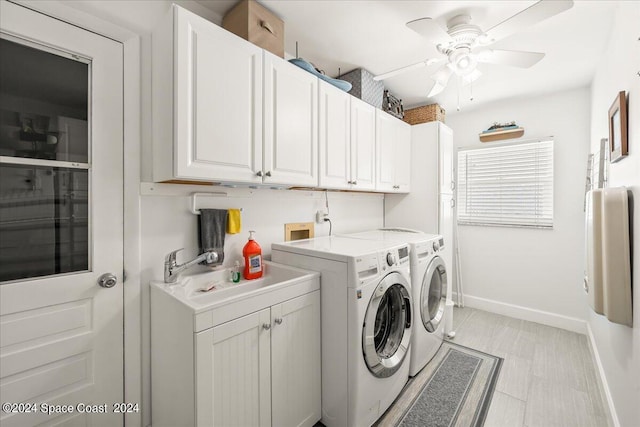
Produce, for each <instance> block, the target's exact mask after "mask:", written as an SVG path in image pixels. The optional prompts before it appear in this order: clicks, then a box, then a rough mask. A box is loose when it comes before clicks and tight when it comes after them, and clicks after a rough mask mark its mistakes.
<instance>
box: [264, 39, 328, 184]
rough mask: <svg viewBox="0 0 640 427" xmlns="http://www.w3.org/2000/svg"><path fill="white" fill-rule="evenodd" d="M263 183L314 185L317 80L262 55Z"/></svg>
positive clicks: (316, 173) (297, 68) (279, 59)
mask: <svg viewBox="0 0 640 427" xmlns="http://www.w3.org/2000/svg"><path fill="white" fill-rule="evenodd" d="M264 105H265V108H264V169H263V173H264V175H265V181H264V182H265V183H275V184H285V185H286V184H289V185H299V186H314V187H315V186H317V185H318V78H317V77H315V76H314V75H313V74H311V73H308V72H306V71H304V70H302V69H301V68H299V67H296V66H295V65H293V64H291V63H289V62H287V61H284V60H283V59H281V58H279V57H277V56H275V55H273V54H271V53H269V52H266V51H265V52H264Z"/></svg>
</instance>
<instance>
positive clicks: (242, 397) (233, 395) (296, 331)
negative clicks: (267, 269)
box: [152, 288, 321, 427]
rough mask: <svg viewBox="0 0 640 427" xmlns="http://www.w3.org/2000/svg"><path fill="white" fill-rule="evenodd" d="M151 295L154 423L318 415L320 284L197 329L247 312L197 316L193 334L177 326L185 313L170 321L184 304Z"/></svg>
mask: <svg viewBox="0 0 640 427" xmlns="http://www.w3.org/2000/svg"><path fill="white" fill-rule="evenodd" d="M316 289H317V288H316ZM153 295H154V300H153V301H152V309H153V310H155V311H154V313H152V314H155V315H154V316H153V317H154V321H153V324H152V326H153V327H156V331H155V332H153V331H152V333H153V334H154V336H155V337H156V339H155V340H154V343H157V345H155V346H153V345H152V350H153V351H154V353H153V355H152V389H153V390H152V394H153V396H154V399H153V405H154V407H153V408H152V409H153V414H154V418H153V420H152V423H153V425H154V426H165V425H167V426H183V425H184V426H193V425H195V426H224V427H227V426H242V427H245V426H246V427H251V426H260V427H268V426H274V427H275V426H277V427H288V426H291V427H294V426H299V427H307V426H309V427H310V426H313V425H314V424H315V423H316V422H318V421H320V418H321V382H320V381H321V375H320V366H321V364H320V291H319V290H315V291H313V292H308V293H305V294H303V295H300V296H297V297H295V298H291V299H287V300H285V301H282V302H278V303H275V304H273V302H274V300H273V299H271V301H270V303H271V305H269V306H267V307H264V308H262V309H260V310H258V311H255V312H252V313H250V314H244V315H242V316H240V317H237V318H235V319H233V320H229V321H226V322H223V323H220V324H217V325H216V326H213V327H210V328H208V329H204V330H202V331H199V332H198V329H199V327H198V325H199V323H200V322H201V321H202V319H206V321H207V322H209V320H210V319H221V318H222V317H219V316H225V317H227V318H233V316H231V317H229V316H228V314H229V313H233V312H236V313H239V314H240V313H242V311H243V310H242V309H238V310H236V309H235V308H234V307H229V308H226V309H224V308H223V309H222V311H223V312H224V313H219V314H212V316H209V314H207V313H198V314H196V315H195V317H193V315H192V317H191V329H192V330H193V329H194V328H195V330H196V332H195V333H193V332H192V333H191V334H190V337H191V338H189V337H188V336H184V335H185V334H184V332H179V330H182V331H184V330H185V329H186V328H187V327H189V322H188V321H187V319H186V317H182V316H179V317H178V319H181V320H178V321H177V322H176V321H175V319H174V320H169V319H170V317H171V316H172V315H173V314H175V313H176V309H177V310H178V311H182V310H180V309H179V308H178V307H177V306H175V304H173V302H172V301H171V300H170V297H169V298H167V297H166V295H164V294H162V293H160V292H155V291H154V293H153ZM276 301H277V300H276ZM160 313H162V314H160ZM245 313H246V311H245ZM184 314H186V312H184ZM165 317H166V318H167V320H166V321H165V320H163V319H164V318H165ZM157 328H160V331H159V330H158V329H157ZM155 352H157V354H156V353H155ZM154 363H155V365H154ZM156 387H160V389H158V390H157V392H156ZM189 388H191V390H189ZM181 391H182V392H181ZM190 399H191V400H190ZM157 406H158V407H157Z"/></svg>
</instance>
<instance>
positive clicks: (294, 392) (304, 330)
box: [271, 291, 322, 427]
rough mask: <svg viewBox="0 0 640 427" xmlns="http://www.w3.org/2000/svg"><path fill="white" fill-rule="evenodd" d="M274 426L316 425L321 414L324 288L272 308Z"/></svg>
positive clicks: (302, 426)
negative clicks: (321, 330) (321, 301)
mask: <svg viewBox="0 0 640 427" xmlns="http://www.w3.org/2000/svg"><path fill="white" fill-rule="evenodd" d="M271 320H272V322H271V324H272V325H273V332H272V333H271V353H272V355H273V357H272V361H271V363H272V381H273V382H272V388H271V396H272V402H273V418H272V419H273V423H272V424H273V425H274V426H300V427H305V426H309V427H310V426H313V425H314V424H315V423H316V421H317V420H319V419H320V417H321V413H320V412H321V406H322V405H321V397H320V394H321V382H320V291H316V292H312V293H310V294H307V295H303V296H300V297H298V298H294V299H291V300H289V301H285V302H283V303H282V304H278V305H275V306H273V307H271Z"/></svg>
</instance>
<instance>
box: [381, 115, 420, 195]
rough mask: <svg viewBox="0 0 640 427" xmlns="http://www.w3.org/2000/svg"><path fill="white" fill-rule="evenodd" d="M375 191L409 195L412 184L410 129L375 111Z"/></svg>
mask: <svg viewBox="0 0 640 427" xmlns="http://www.w3.org/2000/svg"><path fill="white" fill-rule="evenodd" d="M376 158H377V168H376V169H377V170H376V190H378V191H384V192H385V193H408V192H409V190H410V182H411V126H410V125H409V124H408V123H405V122H403V121H402V120H398V119H396V118H395V117H393V116H391V115H390V114H387V113H385V112H384V111H382V110H376Z"/></svg>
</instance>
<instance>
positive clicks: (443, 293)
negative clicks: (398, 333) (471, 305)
mask: <svg viewBox="0 0 640 427" xmlns="http://www.w3.org/2000/svg"><path fill="white" fill-rule="evenodd" d="M446 300H447V269H446V268H445V264H444V261H443V260H442V258H440V257H439V256H435V257H433V259H432V260H431V262H430V263H429V267H427V271H426V273H425V274H424V277H423V278H422V289H421V290H420V317H421V318H422V324H423V325H424V327H425V329H426V330H427V331H429V332H435V330H436V329H438V326H439V325H440V322H442V318H443V317H444V307H445V303H446Z"/></svg>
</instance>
